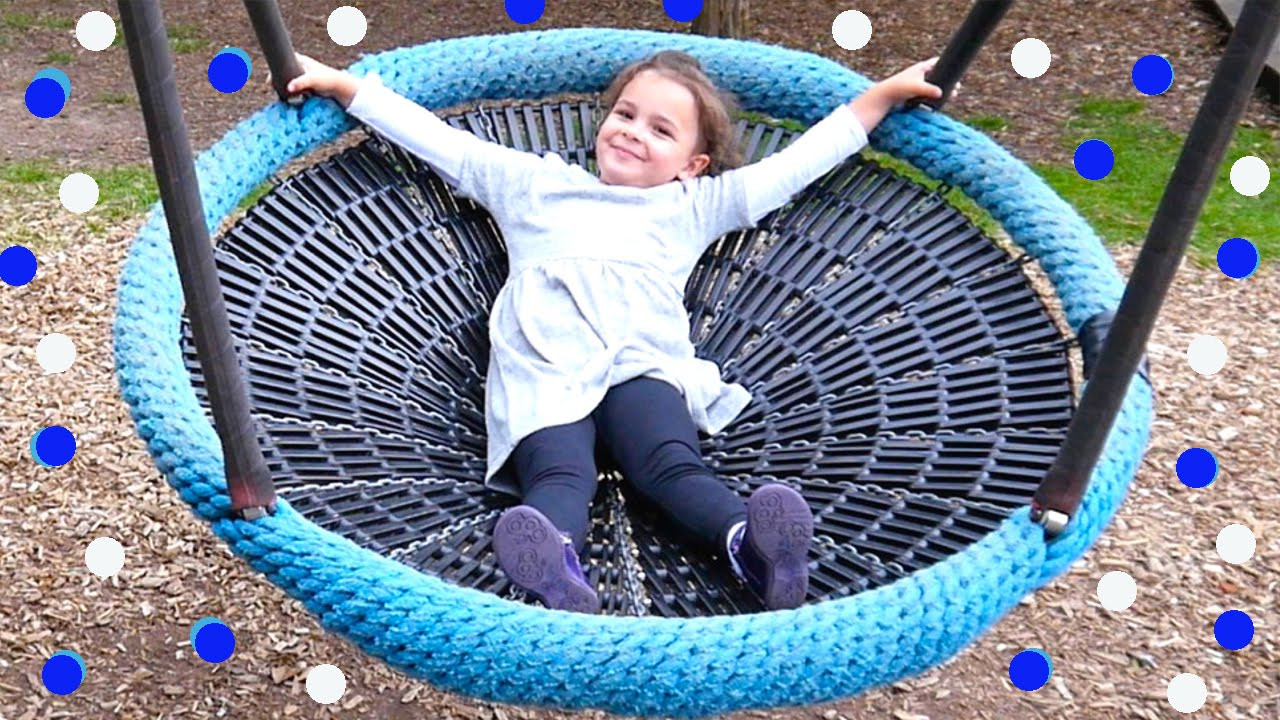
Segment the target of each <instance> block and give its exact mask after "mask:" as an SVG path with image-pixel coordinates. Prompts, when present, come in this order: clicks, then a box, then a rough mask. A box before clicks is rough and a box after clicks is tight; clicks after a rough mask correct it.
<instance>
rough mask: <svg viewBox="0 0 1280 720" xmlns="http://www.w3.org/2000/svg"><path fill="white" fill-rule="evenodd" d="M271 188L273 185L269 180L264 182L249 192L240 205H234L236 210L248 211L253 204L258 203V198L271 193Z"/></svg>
mask: <svg viewBox="0 0 1280 720" xmlns="http://www.w3.org/2000/svg"><path fill="white" fill-rule="evenodd" d="M273 187H275V185H273V184H272V182H271V181H270V180H264V181H263V182H262V183H261V184H260V185H258V187H256V188H254V189H252V190H250V191H249V194H248V195H245V197H244V199H243V200H241V201H240V204H239V205H236V210H238V211H239V210H248V209H249V208H250V207H251V206H252V205H253V204H254V203H256V202H258V199H259V198H261V197H262V196H263V195H266V194H267V193H269V192H271V189H272V188H273Z"/></svg>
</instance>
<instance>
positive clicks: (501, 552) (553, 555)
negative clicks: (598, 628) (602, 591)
mask: <svg viewBox="0 0 1280 720" xmlns="http://www.w3.org/2000/svg"><path fill="white" fill-rule="evenodd" d="M564 547H565V546H564V540H563V539H562V538H561V536H560V531H558V530H557V529H556V527H555V525H553V524H552V523H551V521H550V520H548V519H547V517H546V516H545V515H543V514H542V513H540V512H538V511H537V510H534V509H533V508H527V507H514V508H511V509H510V510H508V511H506V512H504V513H503V514H502V516H501V517H500V518H498V524H497V526H496V527H494V530H493V549H494V553H495V554H496V555H497V557H498V566H499V567H501V568H502V571H503V572H504V573H506V574H507V577H508V578H509V579H510V580H511V582H512V583H514V584H515V585H517V586H518V587H521V588H523V589H524V590H526V591H528V592H529V593H532V594H533V595H534V597H536V598H538V600H540V601H542V604H543V605H546V606H547V607H549V608H551V609H552V610H567V611H569V612H579V613H587V614H591V615H594V614H597V613H599V612H600V598H599V597H598V596H597V595H596V593H595V591H594V590H592V589H591V587H590V586H588V585H586V584H584V583H582V582H581V581H579V580H578V579H577V578H576V577H574V576H573V575H571V574H570V572H569V568H568V566H567V565H566V564H565V558H564Z"/></svg>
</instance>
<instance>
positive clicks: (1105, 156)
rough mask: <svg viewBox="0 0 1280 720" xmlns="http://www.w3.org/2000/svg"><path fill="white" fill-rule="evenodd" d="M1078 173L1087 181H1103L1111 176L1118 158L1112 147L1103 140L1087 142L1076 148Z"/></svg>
mask: <svg viewBox="0 0 1280 720" xmlns="http://www.w3.org/2000/svg"><path fill="white" fill-rule="evenodd" d="M1075 163H1076V172H1078V173H1080V177H1082V178H1084V179H1086V180H1101V179H1102V178H1104V177H1106V176H1108V175H1110V174H1111V168H1113V167H1115V164H1116V156H1115V155H1114V154H1113V153H1112V152H1111V146H1110V145H1108V144H1106V143H1105V142H1103V141H1101V140H1085V141H1084V142H1082V143H1080V147H1078V148H1076V156H1075Z"/></svg>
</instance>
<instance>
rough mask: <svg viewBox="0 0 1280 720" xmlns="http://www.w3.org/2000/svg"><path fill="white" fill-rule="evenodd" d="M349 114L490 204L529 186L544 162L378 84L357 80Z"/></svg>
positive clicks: (369, 77) (371, 77)
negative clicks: (451, 122) (478, 134)
mask: <svg viewBox="0 0 1280 720" xmlns="http://www.w3.org/2000/svg"><path fill="white" fill-rule="evenodd" d="M347 112H348V113H350V114H351V115H352V116H353V117H355V118H357V119H359V120H360V121H361V122H363V123H365V124H367V125H368V126H369V127H371V128H373V129H374V130H376V131H378V132H379V133H381V134H382V135H384V136H386V137H387V139H389V140H391V141H392V142H394V143H395V144H397V145H399V146H401V147H403V148H404V149H405V150H407V151H408V152H410V153H412V154H414V155H416V156H418V157H420V158H422V160H423V161H425V162H426V163H427V164H428V165H430V166H431V168H432V169H433V170H435V171H436V172H437V173H439V174H440V176H441V177H442V178H444V180H445V181H446V182H448V183H449V184H450V185H453V186H454V187H456V188H457V189H458V193H459V194H461V195H463V196H466V197H470V198H472V199H474V200H475V201H476V202H479V203H480V204H481V205H484V206H486V207H489V208H492V207H493V206H494V204H495V202H496V201H498V200H504V199H506V198H510V197H511V196H512V195H514V194H517V193H519V192H520V191H521V189H527V188H528V186H529V183H530V177H531V176H532V174H533V173H534V172H535V171H536V170H537V169H538V168H540V167H541V166H542V164H543V160H542V158H540V157H538V156H537V155H535V154H533V153H529V152H524V151H521V150H515V149H513V148H509V147H506V146H505V145H500V144H498V143H494V142H489V141H487V140H483V139H481V138H479V137H476V136H475V135H473V134H471V133H469V132H467V131H466V130H461V129H459V128H455V127H453V126H451V125H449V124H448V123H446V122H445V121H444V120H441V119H440V117H439V116H437V115H436V114H435V113H433V112H431V111H430V110H428V109H427V108H425V107H422V106H421V105H419V104H417V103H415V102H414V101H412V100H410V99H408V98H406V97H404V96H402V95H399V94H397V93H396V92H395V91H393V90H391V89H389V88H387V87H386V86H384V85H383V84H382V80H381V79H380V78H379V77H378V76H377V75H376V74H370V75H367V76H365V77H364V78H361V80H360V86H359V89H358V90H357V91H356V95H355V97H354V98H352V100H351V104H350V105H349V106H348V107H347Z"/></svg>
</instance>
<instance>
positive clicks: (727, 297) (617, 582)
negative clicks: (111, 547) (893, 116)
mask: <svg viewBox="0 0 1280 720" xmlns="http://www.w3.org/2000/svg"><path fill="white" fill-rule="evenodd" d="M593 107H594V105H593V104H592V103H559V102H552V103H544V104H536V103H527V104H517V105H510V106H506V107H503V108H500V109H496V110H473V111H469V112H464V113H461V114H457V115H452V116H447V117H446V118H445V119H446V120H447V121H448V122H450V123H451V124H453V125H454V126H455V127H460V128H464V129H466V130H469V131H471V132H474V133H476V134H477V135H480V136H481V137H486V138H488V139H490V140H493V141H496V142H501V143H504V144H507V145H509V146H513V147H517V148H520V149H526V150H530V151H533V152H538V153H542V152H546V151H554V152H558V153H560V154H561V155H562V156H563V157H564V158H565V159H566V160H567V161H569V162H577V163H580V164H583V165H586V166H587V167H588V169H590V170H593V171H594V169H595V168H594V162H593V158H592V150H593V148H592V144H591V143H592V140H593V139H594V128H593V126H592V110H593ZM738 130H739V133H740V134H739V137H740V139H741V142H742V144H743V147H744V150H745V151H746V155H747V157H748V159H749V160H756V159H759V158H761V157H763V156H765V155H768V154H770V153H772V152H775V151H777V150H778V149H780V148H782V147H785V146H786V145H787V144H788V143H789V142H790V141H791V140H793V139H794V138H795V137H796V135H797V133H794V132H792V131H789V130H785V129H781V128H776V127H772V126H771V125H767V124H762V123H748V122H742V123H740V124H739V126H738ZM216 256H217V261H218V267H219V271H220V275H221V279H222V283H223V288H224V293H225V296H226V301H227V305H228V310H229V313H230V315H231V322H232V331H233V333H234V334H235V336H236V338H237V342H238V344H239V349H240V351H241V353H242V355H241V356H242V358H243V369H244V371H245V375H246V378H247V380H248V384H249V388H250V396H251V402H252V404H253V407H254V410H255V415H256V418H257V420H258V422H259V427H258V430H259V439H260V442H261V444H262V447H263V451H264V453H265V455H266V458H267V462H268V465H269V467H270V469H271V474H272V478H273V480H274V482H275V485H276V488H277V490H278V492H279V493H280V495H281V496H283V497H284V498H286V499H287V500H288V501H289V502H290V503H291V504H292V505H293V506H294V507H295V508H296V509H297V510H298V511H299V512H300V513H302V514H303V515H305V516H306V517H307V518H309V519H310V520H311V521H313V522H315V523H316V524H317V525H320V526H322V527H324V528H326V529H328V530H330V531H333V532H335V533H338V534H340V535H343V536H345V537H347V538H349V539H351V540H352V541H354V542H356V543H358V544H360V545H362V546H365V547H367V548H370V549H372V550H374V551H376V552H379V553H381V554H383V555H386V556H388V557H390V558H393V559H395V560H398V561H400V562H402V563H405V564H407V565H409V566H412V567H414V568H417V569H419V570H420V571H422V572H425V573H430V574H433V575H437V576H439V577H442V578H444V579H446V580H448V581H450V582H454V583H457V584H461V585H466V586H469V587H475V588H479V589H483V590H487V591H491V592H495V593H499V594H506V595H511V596H515V595H516V593H517V591H515V590H514V589H513V588H512V587H511V586H510V585H509V583H508V582H507V580H506V578H505V577H504V576H503V575H502V573H501V572H500V571H499V570H498V569H497V567H496V564H495V562H494V558H493V556H492V552H491V547H490V539H491V530H492V526H493V524H494V521H495V520H496V519H497V516H498V514H499V513H500V512H501V510H502V509H503V507H504V506H505V505H506V504H507V501H505V500H504V499H503V498H501V497H499V496H494V495H491V494H489V493H487V492H486V491H485V490H484V489H483V488H482V486H481V481H482V479H483V477H484V470H485V464H484V457H485V451H484V449H485V428H484V415H483V407H484V402H483V397H484V396H483V392H484V384H483V383H484V373H485V369H486V364H487V358H488V351H489V348H488V340H487V321H488V309H489V306H490V304H491V302H492V300H493V298H494V296H495V295H496V294H497V292H498V290H499V288H500V287H501V285H502V283H503V281H504V279H505V277H506V274H507V264H506V256H505V249H504V247H503V245H502V240H501V238H500V237H499V236H498V234H497V231H496V227H495V226H494V224H493V222H492V219H491V218H490V217H489V215H488V213H487V212H486V211H485V210H484V209H483V208H480V207H478V206H476V205H475V204H474V203H471V202H469V201H466V200H461V199H458V198H456V197H454V196H453V195H451V194H450V192H449V188H448V187H447V186H446V185H445V184H444V183H443V182H442V181H441V180H440V178H439V177H438V176H436V175H435V174H434V173H433V172H431V171H430V169H428V168H427V167H425V166H424V164H423V163H421V162H420V161H418V160H417V159H416V158H413V157H411V156H408V155H407V154H406V153H404V152H403V151H402V150H400V149H398V148H396V147H394V146H391V145H390V144H388V143H386V142H384V141H382V140H381V139H379V138H376V137H371V138H369V139H368V140H365V141H364V142H362V143H360V144H359V145H357V146H356V147H353V148H351V149H349V150H346V151H344V152H341V153H340V154H338V155H335V156H334V157H332V158H329V159H327V160H324V161H322V162H320V163H318V164H316V165H314V166H312V167H309V168H307V169H306V170H303V171H302V172H300V173H298V174H296V175H294V176H292V177H290V178H288V179H286V180H284V181H283V182H281V183H280V184H279V185H277V186H276V187H275V188H274V189H273V190H272V191H271V192H269V193H268V194H266V195H265V196H263V197H262V198H261V199H259V200H258V201H257V203H256V204H255V205H254V206H253V207H252V208H251V209H250V210H249V212H248V214H247V215H246V216H245V218H243V219H242V220H241V221H240V222H238V223H237V224H236V225H235V226H234V227H233V228H232V229H231V230H229V231H228V232H227V233H226V234H225V235H224V236H223V237H221V238H220V240H219V243H218V248H217V252H216ZM1022 264H1023V260H1022V259H1021V258H1013V257H1010V256H1009V255H1008V254H1007V253H1006V252H1005V251H1003V250H1002V249H1000V248H999V247H997V246H996V245H995V244H993V243H992V242H991V240H990V239H989V238H987V237H985V236H984V235H983V234H982V233H981V232H980V231H979V230H978V229H977V228H975V227H974V226H973V225H972V224H971V223H969V222H968V220H967V219H966V218H965V217H964V216H963V215H962V214H960V213H959V212H958V211H957V210H956V209H954V208H953V207H951V206H950V205H948V204H946V203H945V202H944V201H943V200H942V199H941V196H940V194H939V193H938V192H934V191H930V190H928V189H926V188H923V187H921V186H919V185H917V184H915V183H913V182H910V181H908V180H906V179H904V178H902V177H901V176H899V175H897V174H895V173H893V172H891V171H889V170H886V169H884V168H882V167H880V166H878V165H876V164H875V163H873V162H868V161H865V160H863V159H861V158H858V157H855V158H851V159H850V160H849V161H847V162H845V163H844V164H842V165H841V166H839V167H838V168H836V169H835V170H833V171H832V172H831V173H829V174H828V175H826V176H825V177H824V178H822V179H821V180H819V181H818V182H816V183H814V184H813V185H811V186H810V187H809V188H807V189H806V190H805V191H804V192H803V193H802V194H800V195H798V196H797V197H796V198H794V199H793V201H792V202H791V203H789V204H788V205H786V206H784V207H782V208H780V209H778V210H777V211H776V212H774V213H772V214H771V215H769V216H768V217H766V218H765V219H764V220H763V221H762V222H761V223H760V224H759V225H758V227H757V228H754V229H752V230H748V231H741V232H734V233H730V234H728V235H726V236H725V237H724V238H721V239H720V240H719V241H718V242H717V243H715V244H714V245H713V246H712V247H711V248H710V249H709V250H708V251H707V253H706V254H705V255H704V256H703V257H702V259H701V261H700V262H699V264H698V266H697V268H696V269H695V271H694V273H693V275H692V277H691V278H690V280H689V283H688V286H687V288H686V295H685V300H686V306H687V308H688V310H689V313H690V318H691V327H692V328H693V338H692V339H693V340H694V342H695V344H696V346H697V348H698V353H699V355H700V356H702V357H706V358H708V359H712V360H714V361H716V362H717V363H718V364H719V365H720V366H721V368H722V370H723V374H724V377H725V379H726V380H727V381H731V382H739V383H742V384H743V385H744V386H745V387H747V388H748V389H749V390H750V391H751V392H752V394H753V397H754V403H753V404H752V405H751V406H750V407H749V408H748V409H747V410H746V411H744V412H743V414H742V415H741V416H740V417H739V418H738V419H737V420H735V422H734V423H733V424H732V425H730V426H729V428H728V429H726V431H725V432H723V433H721V434H720V435H718V436H715V437H712V438H705V439H704V444H703V449H704V452H705V455H706V457H707V458H708V460H709V462H710V464H711V466H712V468H713V469H714V470H715V471H716V472H717V474H718V475H719V476H720V477H722V478H723V479H724V480H725V481H726V482H727V483H728V484H729V485H730V486H731V487H733V488H734V489H735V490H737V491H738V492H739V493H740V494H742V495H743V497H745V496H746V495H747V494H749V493H750V492H751V490H753V489H754V488H756V487H758V486H760V485H762V484H765V483H768V482H784V483H787V484H790V485H792V486H793V487H796V488H797V489H799V490H800V491H801V492H802V493H803V494H804V496H805V497H806V498H807V499H808V501H809V503H810V506H811V508H812V509H813V511H814V513H815V515H816V521H817V522H816V528H815V534H816V537H817V541H816V543H815V547H814V550H813V552H812V554H811V557H810V559H811V561H812V563H813V565H812V569H811V583H810V595H809V602H815V601H820V600H823V599H829V598H835V597H842V596H846V595H850V594H854V593H857V592H861V591H863V590H866V589H868V588H872V587H876V586H879V585H883V584H886V583H890V582H893V581H894V580H896V579H898V578H900V577H903V576H905V575H907V574H910V573H912V572H914V571H915V570H918V569H920V568H923V567H926V566H928V565H931V564H933V563H935V562H937V561H939V560H940V559H942V558H944V557H946V556H947V555H950V554H952V553H955V552H957V551H958V550H961V549H963V548H964V547H966V546H967V545H969V544H970V543H972V542H974V541H976V540H977V539H979V538H981V537H982V536H984V535H986V534H987V533H988V532H989V531H990V530H991V529H992V528H994V527H995V526H996V525H998V524H999V523H1000V522H1001V521H1002V520H1003V519H1004V518H1005V517H1006V516H1007V515H1008V514H1009V513H1010V512H1011V511H1012V510H1014V509H1016V508H1018V507H1021V506H1024V505H1026V504H1027V502H1028V501H1029V500H1030V498H1031V496H1032V495H1033V494H1034V492H1035V489H1036V487H1037V485H1038V484H1039V482H1040V480H1041V478H1042V477H1043V475H1044V473H1045V471H1046V470H1047V469H1048V467H1049V466H1050V464H1051V463H1052V461H1053V459H1054V457H1055V455H1056V453H1057V450H1058V447H1059V445H1060V444H1061V441H1062V437H1063V435H1064V433H1065V429H1066V426H1067V422H1068V421H1069V419H1070V416H1071V412H1072V397H1073V394H1072V387H1071V380H1070V375H1069V370H1068V368H1069V363H1068V353H1067V345H1068V343H1067V341H1066V340H1064V338H1063V337H1062V335H1061V333H1060V331H1059V329H1058V328H1057V326H1056V325H1055V324H1054V322H1053V320H1052V319H1051V318H1050V316H1049V315H1048V313H1047V311H1046V309H1045V306H1044V304H1043V303H1042V301H1041V299H1040V298H1039V297H1038V296H1037V295H1036V294H1035V292H1034V291H1033V290H1032V288H1031V286H1030V283H1029V281H1028V279H1027V277H1026V275H1025V273H1024V272H1023V268H1022ZM183 331H184V335H183V337H184V340H183V342H184V353H185V355H186V358H187V364H188V368H189V369H190V371H191V374H192V379H193V383H194V385H195V387H196V391H197V394H198V396H199V398H200V400H201V402H202V403H203V404H204V406H205V407H206V409H207V408H208V401H207V398H206V397H205V392H204V382H203V378H202V377H201V374H200V369H199V365H198V363H197V361H196V354H195V348H194V345H193V343H192V341H191V337H190V333H189V329H188V328H187V327H186V325H185V323H184V328H183ZM601 461H602V463H601V467H602V468H604V473H603V474H604V475H605V476H606V477H605V478H604V480H605V481H604V482H602V483H601V487H600V492H599V495H598V497H597V502H596V503H595V505H594V508H593V526H592V530H591V538H590V545H589V549H588V560H587V571H588V575H589V576H590V578H591V580H592V581H593V582H595V583H596V584H597V587H598V588H599V589H600V594H601V600H602V602H603V604H604V607H605V611H606V612H610V613H615V614H658V615H671V616H691V615H705V614H716V613H739V612H755V611H759V610H762V609H763V608H762V607H761V605H760V603H759V601H758V600H756V599H755V598H754V597H753V596H751V594H750V593H749V592H747V591H746V590H745V588H744V587H742V586H741V585H740V584H739V583H738V582H737V581H736V580H735V579H734V578H733V577H732V575H731V574H730V573H729V572H728V570H727V569H726V568H725V567H724V563H723V562H722V561H721V560H720V559H718V558H710V557H707V556H705V555H704V554H703V553H702V552H699V551H691V552H686V546H685V545H684V544H683V542H682V540H681V539H680V538H678V537H676V536H674V535H673V534H672V531H671V530H670V529H669V528H667V527H665V526H663V525H662V524H661V522H660V521H659V520H658V519H657V518H656V516H655V515H654V513H653V512H652V510H651V509H650V508H648V507H646V506H645V505H644V503H643V502H642V501H640V499H639V498H637V497H635V496H633V495H632V494H630V493H629V492H628V489H627V487H626V484H625V482H621V481H620V480H621V478H619V476H618V474H617V472H616V471H615V470H614V469H612V467H611V464H610V462H609V459H608V458H607V457H605V456H602V457H601Z"/></svg>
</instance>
